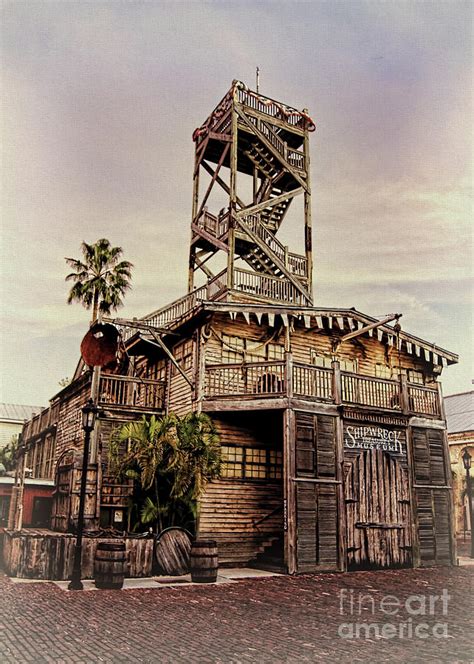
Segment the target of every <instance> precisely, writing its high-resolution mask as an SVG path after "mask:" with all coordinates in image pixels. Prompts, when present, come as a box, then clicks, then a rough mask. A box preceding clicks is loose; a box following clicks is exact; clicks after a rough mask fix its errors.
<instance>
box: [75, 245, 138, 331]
mask: <svg viewBox="0 0 474 664" xmlns="http://www.w3.org/2000/svg"><path fill="white" fill-rule="evenodd" d="M81 249H82V254H83V257H84V260H83V261H81V260H77V259H75V258H66V259H65V260H66V263H67V264H68V265H69V267H72V268H73V270H74V272H71V273H70V274H68V275H67V276H66V281H74V285H73V286H72V288H71V290H70V291H69V295H68V299H67V302H68V304H71V302H81V303H82V304H83V306H84V307H85V308H86V309H90V308H92V321H95V320H97V316H98V313H99V311H100V312H102V313H105V314H108V313H110V312H111V311H112V310H115V309H117V308H118V307H119V306H120V305H121V304H122V297H123V295H124V294H125V292H126V291H127V290H128V289H129V288H130V287H131V286H130V280H131V278H132V274H131V268H132V267H133V265H132V263H130V262H129V261H119V259H120V257H121V256H122V253H123V251H122V248H121V247H112V246H111V244H110V242H109V240H106V239H105V238H102V239H101V240H97V242H96V243H95V244H87V242H83V243H82V244H81Z"/></svg>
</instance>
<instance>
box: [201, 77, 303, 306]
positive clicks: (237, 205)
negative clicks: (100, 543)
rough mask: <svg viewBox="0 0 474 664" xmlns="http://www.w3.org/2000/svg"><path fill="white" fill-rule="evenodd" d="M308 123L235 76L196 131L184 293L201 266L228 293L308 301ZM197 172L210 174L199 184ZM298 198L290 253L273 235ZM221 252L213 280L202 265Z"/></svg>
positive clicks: (208, 269)
mask: <svg viewBox="0 0 474 664" xmlns="http://www.w3.org/2000/svg"><path fill="white" fill-rule="evenodd" d="M314 128H315V127H314V124H313V122H312V120H311V118H310V117H309V116H308V114H307V112H306V111H298V110H296V109H295V108H291V107H289V106H286V105H285V104H282V103H280V102H277V101H274V100H272V99H269V98H266V97H262V96H261V95H259V94H257V93H255V92H252V91H251V90H249V89H247V88H246V87H245V86H244V84H243V83H240V82H239V81H234V82H233V84H232V87H231V89H230V90H229V92H228V93H227V94H226V95H225V97H224V98H223V100H222V101H221V102H220V103H219V104H218V106H217V107H216V108H215V109H214V111H213V112H212V113H211V115H210V116H209V117H208V118H207V120H206V121H205V123H204V124H203V125H202V126H201V127H200V128H198V129H196V131H195V132H194V135H193V140H194V141H195V144H196V153H195V161H194V177H193V207H192V222H191V228H192V236H191V248H190V255H189V291H190V292H191V291H192V290H193V289H194V288H195V285H196V284H195V273H196V271H197V270H200V271H202V272H203V273H204V274H205V277H206V278H207V282H208V283H210V282H213V281H214V280H216V279H217V281H218V282H220V283H225V285H226V286H227V289H228V291H229V292H232V291H234V290H237V291H244V292H246V293H247V294H250V295H254V296H255V297H256V298H264V299H271V300H279V301H286V302H292V303H295V304H300V305H304V306H310V305H311V304H312V301H313V298H312V244H311V185H310V177H309V140H308V137H309V132H311V131H313V130H314ZM223 167H224V168H223ZM202 172H205V173H207V174H208V176H210V182H209V183H208V186H207V187H204V186H202V182H201V180H202ZM224 172H225V176H224V175H223V173H224ZM215 189H218V190H219V191H218V195H217V196H215ZM300 196H302V197H303V199H304V209H303V214H302V215H301V219H300V220H299V223H300V228H299V230H300V231H301V239H302V240H304V255H301V254H298V253H294V252H292V251H290V250H289V248H288V247H287V246H285V245H284V244H282V242H280V240H279V239H278V237H277V236H278V232H279V230H280V228H281V226H282V224H283V223H284V221H285V217H286V215H287V213H288V211H289V209H290V208H291V206H292V203H293V202H294V200H295V198H297V197H300ZM213 200H215V201H219V203H224V205H223V207H221V209H220V211H219V210H218V209H212V207H211V209H209V206H210V203H211V202H212V201H213ZM221 253H222V254H224V256H225V263H226V266H225V269H224V270H223V271H222V272H221V273H220V274H219V275H218V276H217V278H216V275H214V273H213V272H212V270H211V269H210V268H209V264H210V262H211V260H212V259H213V258H214V257H215V255H216V254H221Z"/></svg>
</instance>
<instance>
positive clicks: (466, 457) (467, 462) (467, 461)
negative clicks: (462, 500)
mask: <svg viewBox="0 0 474 664" xmlns="http://www.w3.org/2000/svg"><path fill="white" fill-rule="evenodd" d="M462 462H463V464H464V469H465V471H466V490H467V502H468V509H469V521H470V524H471V558H474V528H473V525H474V524H473V522H472V486H471V474H470V472H469V471H470V470H471V462H472V457H471V455H470V454H469V450H468V449H467V447H465V448H464V449H463V452H462Z"/></svg>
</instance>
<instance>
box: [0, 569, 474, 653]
mask: <svg viewBox="0 0 474 664" xmlns="http://www.w3.org/2000/svg"><path fill="white" fill-rule="evenodd" d="M473 579H474V568H472V567H470V568H468V567H465V568H452V569H446V568H445V569H441V568H439V569H431V570H401V571H395V570H390V571H386V572H358V573H352V574H345V575H342V574H325V575H306V576H299V577H282V576H280V577H273V578H261V579H251V580H245V581H239V582H235V583H228V584H225V583H223V584H221V585H216V586H196V585H188V586H185V585H183V586H177V587H174V588H169V587H165V588H164V587H157V588H156V589H138V590H137V589H136V590H122V591H94V592H78V593H72V592H66V591H64V590H62V589H60V588H59V587H58V586H57V585H55V584H52V583H44V582H43V583H21V584H19V583H12V581H11V580H10V579H8V578H7V577H6V576H4V575H1V576H0V597H1V606H0V620H1V623H0V626H1V637H0V661H1V662H64V663H65V664H66V663H67V664H68V663H69V662H150V663H151V662H214V663H227V662H229V663H230V662H232V663H234V662H235V663H237V662H258V663H260V662H332V661H335V660H336V661H337V662H392V661H398V662H410V663H411V662H430V663H431V662H459V661H465V662H467V661H474V651H473V650H472V648H471V642H470V639H469V630H470V628H471V624H472V623H471V616H472V608H473V607H472V594H473V587H472V582H473ZM341 590H342V591H343V592H342V605H341ZM386 595H390V596H392V597H388V598H387V597H386ZM430 598H431V599H430ZM433 598H434V599H433ZM470 623H471V624H470ZM358 625H359V626H358ZM361 625H362V626H361ZM387 625H388V626H387ZM377 630H378V631H377ZM350 637H352V638H350ZM367 637H368V638H367Z"/></svg>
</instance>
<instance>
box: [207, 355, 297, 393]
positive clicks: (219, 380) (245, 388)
mask: <svg viewBox="0 0 474 664" xmlns="http://www.w3.org/2000/svg"><path fill="white" fill-rule="evenodd" d="M204 391H205V394H206V397H226V396H250V395H256V394H260V395H262V396H277V395H282V394H284V393H285V392H286V382H285V363H284V362H249V363H246V364H245V365H243V364H221V365H219V366H208V367H206V377H205V387H204Z"/></svg>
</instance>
